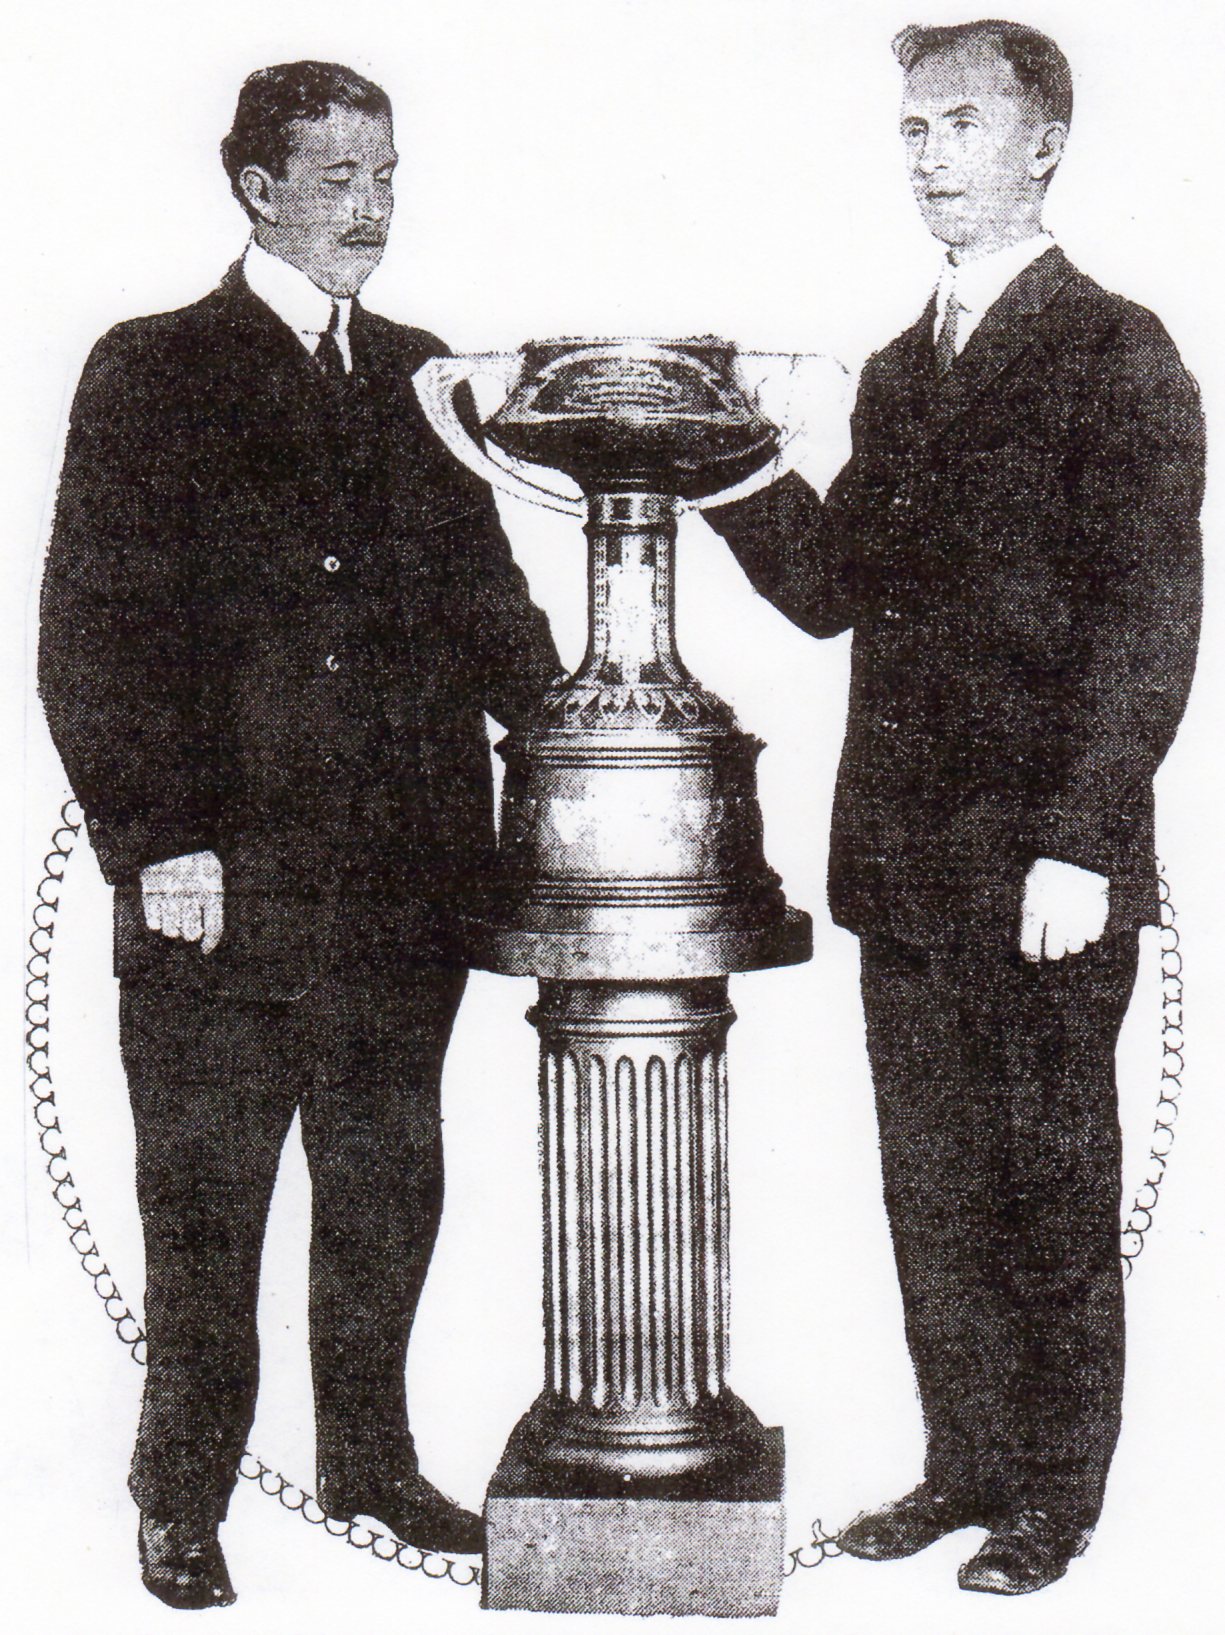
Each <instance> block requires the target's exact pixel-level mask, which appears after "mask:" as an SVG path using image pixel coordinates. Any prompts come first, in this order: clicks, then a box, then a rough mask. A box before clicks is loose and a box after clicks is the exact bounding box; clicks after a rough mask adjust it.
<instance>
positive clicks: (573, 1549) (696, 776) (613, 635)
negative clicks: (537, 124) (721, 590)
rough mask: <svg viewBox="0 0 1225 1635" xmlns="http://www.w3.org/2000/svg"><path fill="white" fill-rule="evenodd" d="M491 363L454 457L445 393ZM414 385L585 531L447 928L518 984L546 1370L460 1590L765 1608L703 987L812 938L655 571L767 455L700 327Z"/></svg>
mask: <svg viewBox="0 0 1225 1635" xmlns="http://www.w3.org/2000/svg"><path fill="white" fill-rule="evenodd" d="M491 370H492V371H493V372H495V373H499V374H500V376H501V379H502V381H503V384H504V386H505V387H506V389H507V394H508V395H507V396H506V400H505V402H503V404H502V406H501V407H500V408H499V409H498V410H497V412H496V413H495V414H493V415H492V416H491V417H490V418H489V419H488V420H487V421H486V422H485V424H484V427H483V433H484V437H485V439H486V440H487V444H488V445H489V447H487V448H481V447H480V445H479V444H478V443H477V442H476V441H474V439H473V437H472V436H471V435H470V431H469V426H470V424H471V422H470V417H467V416H462V415H461V413H460V410H459V409H458V408H457V405H456V402H455V393H456V392H457V390H458V389H460V388H461V387H465V388H466V383H467V381H468V380H469V379H470V377H471V376H472V375H473V374H474V373H476V372H477V371H485V372H488V371H491ZM416 386H417V390H418V394H419V396H420V398H421V401H422V403H423V405H424V406H425V408H426V411H427V413H428V414H429V415H430V418H431V419H432V420H433V422H434V424H435V425H436V427H437V429H438V430H439V432H440V434H441V435H443V436H444V438H445V439H446V440H447V442H448V443H449V445H450V446H451V448H452V450H453V451H454V452H455V454H456V455H457V457H458V458H460V459H462V460H463V461H464V462H465V464H467V465H468V466H470V467H471V468H472V469H473V470H475V471H477V472H478V473H479V474H480V475H482V476H484V477H486V478H488V479H489V480H490V481H491V482H494V483H496V484H497V485H498V486H501V487H506V488H509V489H511V490H512V491H515V492H518V493H520V494H521V495H523V496H524V497H527V498H529V499H533V500H534V501H536V502H537V503H544V504H550V505H553V506H555V507H556V508H558V509H562V510H565V511H569V512H571V513H572V514H575V515H583V514H585V517H586V522H585V532H586V534H587V538H588V550H589V557H588V560H589V598H588V609H589V627H588V644H587V652H586V655H585V657H584V659H583V662H582V664H581V665H580V667H579V669H578V670H577V672H576V673H575V674H574V675H573V676H571V677H569V678H568V679H566V680H565V681H562V682H560V683H558V684H557V685H555V686H554V687H553V688H552V689H550V691H549V692H548V694H547V695H546V696H545V697H544V698H543V699H542V701H541V707H540V711H539V714H538V716H537V718H536V719H535V720H534V721H532V722H531V723H530V724H529V725H528V726H527V727H526V728H524V729H520V730H518V731H517V732H515V733H514V734H512V735H511V736H510V737H509V738H508V739H507V740H506V741H505V742H504V743H503V744H502V745H500V746H499V748H500V752H501V754H502V755H503V757H504V759H505V762H506V777H505V780H504V785H503V796H502V819H501V828H500V840H499V851H498V858H497V861H496V865H495V871H494V874H493V877H492V878H491V880H490V881H489V883H488V886H487V889H486V892H485V895H484V897H483V899H482V900H481V901H480V902H479V903H477V905H476V906H475V907H474V910H473V913H472V915H471V918H470V920H469V922H468V927H467V932H468V935H467V943H468V948H467V953H468V957H469V958H470V960H471V962H472V963H473V964H474V965H477V966H480V967H482V968H484V969H488V970H493V971H500V972H504V973H508V974H512V975H519V976H523V975H531V976H535V977H537V978H539V980H540V999H539V1003H538V1004H537V1005H536V1006H535V1007H534V1008H533V1009H532V1011H531V1012H529V1017H530V1020H532V1021H533V1022H534V1023H535V1025H536V1027H537V1028H538V1030H539V1032H540V1037H541V1073H540V1088H541V1157H542V1169H543V1179H544V1217H545V1222H544V1224H545V1232H544V1255H545V1268H544V1291H545V1297H544V1306H545V1335H546V1367H545V1385H544V1389H543V1391H542V1392H541V1395H540V1396H539V1398H538V1399H537V1401H536V1402H535V1403H534V1404H533V1405H532V1407H531V1408H530V1409H529V1410H528V1412H527V1413H526V1414H525V1415H524V1417H523V1419H522V1420H521V1421H520V1423H519V1425H518V1426H517V1427H516V1429H515V1431H514V1433H513V1434H512V1436H511V1440H510V1442H509V1444H508V1446H507V1449H506V1452H505V1454H504V1456H503V1458H502V1461H501V1463H500V1465H499V1467H498V1469H497V1471H496V1472H495V1474H494V1477H493V1480H492V1482H491V1484H490V1488H489V1493H488V1497H487V1501H486V1529H487V1545H486V1570H485V1578H484V1593H485V1603H486V1605H488V1606H490V1607H495V1608H520V1609H528V1610H538V1611H559V1612H560V1611H599V1612H617V1613H650V1612H665V1613H668V1612H670V1613H707V1614H716V1615H724V1616H728V1615H746V1616H747V1615H754V1614H758V1615H760V1614H762V1613H769V1612H772V1611H773V1610H774V1609H775V1607H776V1605H777V1601H778V1594H779V1589H780V1587H781V1584H782V1577H783V1567H784V1541H783V1507H782V1480H783V1459H782V1433H781V1431H778V1430H770V1429H767V1428H766V1427H763V1426H762V1425H761V1423H760V1422H759V1421H758V1419H757V1418H756V1416H755V1415H754V1414H753V1413H752V1411H751V1410H750V1409H749V1408H748V1407H747V1406H746V1405H745V1404H744V1403H743V1402H741V1401H740V1399H739V1398H738V1397H737V1396H736V1395H735V1394H734V1393H733V1392H732V1391H731V1390H730V1389H729V1387H728V1385H727V1383H726V1373H727V1363H728V1339H729V1323H728V1316H729V1288H728V1261H727V1255H728V1180H727V1176H728V1171H727V1072H726V1037H727V1030H728V1027H729V1026H730V1024H731V1022H732V1021H733V1019H734V1013H733V1011H732V1009H731V1007H730V1005H729V1004H728V996H727V979H728V977H729V975H730V974H732V973H733V972H737V971H748V970H757V969H763V968H766V967H770V966H776V965H785V964H792V963H796V962H798V961H800V960H803V959H806V958H807V957H808V956H809V954H810V952H811V938H812V929H811V922H810V920H809V918H808V916H807V915H806V914H803V913H801V912H799V911H798V910H795V909H792V908H789V907H788V906H787V904H786V902H785V900H784V897H783V894H782V890H781V886H780V883H779V880H778V877H777V876H776V875H775V874H774V873H773V872H772V870H771V869H770V868H769V866H768V865H767V863H766V860H765V856H764V851H763V847H762V824H761V813H760V808H759V805H758V801H757V788H756V760H757V756H758V754H759V753H760V750H761V748H762V747H763V746H762V745H761V743H760V742H759V741H758V740H757V739H754V738H752V737H750V736H749V735H748V734H746V733H744V732H742V731H741V730H740V728H739V727H738V726H737V724H736V721H735V718H734V716H733V714H732V711H731V710H730V709H729V708H728V706H727V705H726V704H724V703H723V702H722V701H721V700H720V699H718V698H716V697H715V696H714V695H713V694H711V693H710V692H708V691H707V690H706V689H705V688H704V687H702V686H701V685H700V683H698V682H697V681H696V680H695V679H694V678H693V676H691V675H690V674H689V672H688V671H687V670H686V669H685V667H684V665H683V663H682V662H681V660H680V657H679V655H678V654H677V651H676V639H675V584H674V561H675V548H676V523H677V514H678V511H679V510H680V509H681V508H682V507H683V506H684V505H686V504H691V503H693V502H695V501H698V500H703V501H707V500H709V499H710V498H711V497H712V496H713V495H715V494H716V492H718V493H720V494H721V495H722V494H723V493H724V492H726V493H727V494H729V495H731V494H737V495H738V494H742V493H747V492H749V491H751V489H752V488H754V487H756V486H760V485H761V484H762V483H763V482H766V481H771V480H773V479H774V477H776V476H777V475H778V474H779V473H780V471H781V470H782V469H784V467H785V463H786V452H785V451H782V450H780V439H779V436H778V433H777V431H776V430H775V428H774V427H773V426H771V425H770V423H769V422H768V421H767V420H765V419H764V418H763V417H762V416H761V415H760V414H759V413H758V412H757V410H756V408H755V407H754V405H753V404H752V402H751V401H750V400H749V397H748V395H747V393H746V391H745V390H744V388H743V386H742V384H741V381H740V378H739V376H738V372H737V369H736V361H735V350H734V348H733V347H732V346H731V345H730V344H729V343H727V342H724V341H719V340H716V339H714V338H710V337H707V338H703V339H700V340H688V341H675V342H662V341H651V340H618V341H589V340H577V339H576V340H558V341H547V342H533V343H530V344H528V345H527V346H525V347H524V348H523V349H522V352H521V353H520V354H517V355H511V356H507V355H499V356H498V357H496V358H490V357H488V356H486V357H470V358H444V359H434V360H432V361H431V362H430V363H428V364H426V365H425V367H424V368H423V369H422V370H421V371H420V373H419V374H418V376H417V377H416ZM466 421H467V422H468V423H466ZM520 462H526V463H527V464H528V465H529V466H534V467H540V466H545V467H548V468H550V469H552V470H554V471H560V472H563V473H564V474H565V475H566V476H568V477H570V478H572V479H574V480H575V481H577V482H578V484H579V485H580V487H581V489H582V491H583V495H584V501H577V500H574V499H570V498H568V497H567V496H564V495H561V494H558V493H556V492H555V491H553V490H551V489H548V488H546V487H545V486H544V484H543V482H542V480H541V478H540V476H539V474H538V473H537V472H531V471H524V470H523V469H522V466H521V464H520Z"/></svg>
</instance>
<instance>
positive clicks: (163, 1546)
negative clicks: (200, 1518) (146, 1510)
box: [138, 1513, 236, 1612]
mask: <svg viewBox="0 0 1225 1635" xmlns="http://www.w3.org/2000/svg"><path fill="white" fill-rule="evenodd" d="M138 1542H139V1546H140V1576H141V1580H142V1581H143V1583H144V1586H145V1588H146V1589H147V1590H148V1591H149V1593H150V1595H156V1596H157V1598H158V1600H159V1601H164V1602H165V1603H166V1605H167V1606H168V1607H181V1608H183V1609H184V1610H186V1611H192V1612H199V1611H200V1610H201V1609H202V1608H204V1607H228V1606H230V1605H231V1604H232V1603H233V1602H234V1600H235V1599H236V1597H235V1595H234V1586H233V1585H232V1584H231V1583H230V1575H229V1573H228V1572H227V1571H226V1565H225V1557H224V1556H223V1555H222V1553H221V1545H220V1544H219V1543H218V1542H217V1528H216V1526H215V1525H210V1524H208V1523H207V1522H205V1523H201V1522H186V1521H158V1520H156V1518H155V1517H153V1516H146V1515H144V1514H143V1513H142V1514H141V1518H140V1533H139V1536H138Z"/></svg>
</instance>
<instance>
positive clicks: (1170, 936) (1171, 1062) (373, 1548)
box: [25, 800, 1184, 1589]
mask: <svg viewBox="0 0 1225 1635" xmlns="http://www.w3.org/2000/svg"><path fill="white" fill-rule="evenodd" d="M81 821H82V820H81V812H80V807H79V806H78V805H77V803H76V802H75V801H74V800H69V801H67V802H65V804H64V807H63V810H62V811H61V813H60V825H59V827H58V828H57V829H56V831H55V833H54V835H53V836H52V839H51V849H50V851H49V852H48V853H47V855H46V857H45V858H44V859H43V877H42V879H41V880H40V881H39V883H38V890H37V892H36V898H35V904H34V915H33V920H34V924H33V930H32V931H31V933H30V937H29V948H30V958H29V959H28V960H27V962H26V984H25V994H26V1009H25V1016H26V1034H25V1043H26V1065H27V1069H28V1071H29V1075H30V1093H31V1095H32V1096H33V1099H34V1121H35V1124H36V1125H37V1127H38V1143H39V1146H40V1147H41V1148H42V1151H43V1153H44V1155H45V1157H46V1159H47V1164H46V1170H47V1175H48V1177H49V1178H50V1181H51V1194H52V1197H53V1198H54V1200H55V1203H56V1206H57V1207H58V1209H59V1211H60V1214H61V1217H62V1219H63V1222H64V1225H65V1227H66V1228H67V1231H68V1241H69V1243H70V1244H71V1245H72V1247H73V1249H74V1250H75V1251H76V1254H77V1257H78V1259H79V1260H80V1263H81V1267H82V1269H83V1270H84V1272H85V1275H86V1276H87V1277H88V1278H89V1279H90V1281H91V1282H92V1284H93V1286H94V1292H95V1294H96V1295H97V1296H98V1298H99V1300H101V1302H102V1305H103V1308H104V1310H105V1311H106V1314H107V1316H108V1317H109V1318H110V1321H111V1326H112V1327H113V1329H114V1331H115V1334H116V1336H117V1337H118V1339H119V1341H120V1343H121V1344H122V1345H124V1346H125V1347H126V1348H127V1350H128V1351H129V1352H130V1353H131V1355H132V1358H133V1360H134V1361H135V1362H137V1363H139V1364H141V1365H142V1366H143V1365H144V1362H145V1336H144V1331H143V1329H142V1328H141V1326H140V1323H139V1322H138V1321H137V1319H136V1317H135V1316H133V1314H132V1311H131V1309H130V1308H129V1307H128V1305H127V1304H126V1302H125V1301H124V1299H123V1296H122V1295H121V1294H120V1292H119V1288H118V1285H117V1284H116V1282H115V1279H114V1276H113V1274H112V1272H111V1269H110V1267H109V1266H108V1265H107V1263H106V1261H105V1260H104V1259H103V1257H102V1253H101V1250H100V1249H99V1248H98V1245H97V1243H96V1242H95V1241H94V1238H93V1235H92V1233H91V1231H90V1227H89V1221H88V1219H87V1218H86V1215H85V1212H84V1206H83V1204H82V1202H81V1197H80V1194H79V1193H78V1192H77V1190H76V1184H75V1182H74V1181H73V1178H72V1171H71V1170H70V1169H69V1167H68V1153H67V1149H66V1146H65V1143H64V1135H63V1130H62V1128H61V1126H60V1118H59V1109H58V1106H57V1103H56V1099H55V1089H54V1087H53V1085H52V1082H51V1067H50V1060H49V1056H48V1019H49V1014H50V1002H51V952H52V944H53V939H54V936H55V919H56V914H57V912H58V910H59V906H60V896H59V893H60V888H61V887H62V885H63V881H64V872H65V868H66V866H67V863H68V859H69V857H70V856H71V855H72V851H73V848H74V846H75V845H76V841H77V837H78V835H79V834H80V832H81ZM1158 892H1159V896H1160V903H1161V907H1160V917H1161V926H1160V934H1161V1043H1162V1068H1161V1085H1160V1095H1159V1098H1158V1102H1157V1114H1156V1122H1155V1123H1154V1126H1153V1136H1152V1141H1151V1143H1150V1149H1149V1155H1148V1169H1147V1171H1146V1173H1145V1178H1144V1181H1143V1183H1142V1185H1141V1186H1140V1189H1139V1190H1138V1192H1137V1193H1136V1196H1135V1199H1134V1201H1133V1203H1132V1207H1131V1213H1130V1214H1129V1216H1128V1218H1127V1224H1126V1225H1125V1227H1124V1228H1123V1231H1122V1235H1121V1247H1120V1254H1121V1256H1122V1260H1123V1272H1124V1275H1125V1276H1130V1275H1131V1270H1132V1267H1133V1266H1134V1265H1135V1263H1136V1260H1137V1259H1138V1258H1139V1256H1140V1253H1141V1251H1142V1250H1143V1248H1144V1245H1145V1242H1146V1234H1147V1233H1148V1231H1149V1229H1150V1227H1151V1226H1152V1224H1153V1213H1154V1211H1155V1209H1156V1207H1157V1202H1158V1199H1159V1196H1160V1191H1161V1184H1162V1182H1163V1181H1164V1180H1165V1176H1166V1171H1167V1166H1168V1163H1169V1157H1170V1150H1171V1148H1172V1147H1173V1145H1174V1126H1175V1121H1176V1120H1177V1118H1178V1106H1179V1098H1180V1096H1181V1094H1182V1088H1183V1086H1182V1075H1183V1071H1184V1062H1183V1037H1184V1035H1183V981H1182V953H1181V950H1180V945H1179V934H1178V928H1177V924H1176V915H1175V911H1174V906H1173V903H1172V902H1171V899H1170V888H1169V884H1168V882H1167V880H1166V877H1165V869H1164V866H1163V865H1161V864H1160V863H1159V864H1158ZM238 1473H239V1475H240V1476H242V1477H243V1478H244V1479H245V1480H247V1481H250V1482H254V1483H255V1484H256V1485H257V1486H258V1487H259V1490H260V1492H261V1493H265V1494H267V1495H268V1496H269V1497H270V1498H274V1499H276V1500H277V1502H278V1503H279V1504H280V1505H281V1506H282V1508H283V1509H285V1510H289V1511H293V1512H295V1513H296V1514H297V1515H299V1516H301V1517H302V1519H303V1521H305V1522H307V1523H308V1524H309V1525H310V1526H312V1527H321V1528H322V1529H323V1531H324V1532H325V1533H327V1534H328V1536H329V1537H331V1538H339V1539H343V1540H344V1541H345V1543H346V1544H348V1545H349V1546H350V1547H351V1548H352V1549H354V1550H365V1551H368V1552H369V1554H370V1555H371V1557H372V1558H373V1559H374V1560H376V1561H386V1562H390V1563H391V1564H392V1565H394V1566H397V1567H402V1568H404V1569H405V1570H406V1571H407V1572H419V1573H422V1574H423V1575H424V1576H425V1577H426V1578H446V1579H449V1580H450V1581H451V1582H452V1583H453V1584H457V1585H459V1586H460V1587H461V1588H465V1589H466V1588H468V1587H470V1586H472V1585H479V1584H480V1582H481V1569H480V1568H479V1567H474V1566H472V1565H471V1564H468V1563H465V1564H464V1565H463V1566H461V1565H460V1564H459V1563H457V1562H454V1561H452V1560H451V1558H450V1557H449V1556H444V1555H440V1554H438V1553H437V1552H436V1551H432V1550H419V1549H418V1548H417V1547H416V1545H413V1544H406V1543H404V1542H403V1541H402V1540H400V1539H396V1538H393V1537H391V1536H390V1535H389V1534H385V1533H379V1532H375V1531H374V1530H373V1529H372V1528H368V1527H363V1526H361V1525H360V1524H359V1523H357V1522H352V1521H350V1522H344V1521H338V1520H337V1519H335V1518H334V1517H331V1516H328V1515H327V1514H325V1512H324V1511H323V1510H322V1509H321V1508H320V1507H319V1504H318V1503H317V1502H316V1500H315V1498H314V1495H313V1494H310V1493H308V1492H307V1491H306V1490H305V1488H300V1487H297V1486H295V1485H294V1484H293V1483H292V1482H290V1481H289V1480H288V1479H287V1478H286V1477H284V1476H282V1475H281V1474H280V1473H279V1472H278V1471H275V1470H273V1469H272V1467H271V1466H270V1465H266V1464H265V1463H264V1461H263V1460H262V1459H259V1458H257V1457H256V1455H255V1454H253V1453H251V1452H249V1451H248V1452H246V1453H244V1454H243V1456H242V1459H241V1460H240V1462H239V1466H238ZM811 1532H812V1536H811V1538H810V1540H809V1542H808V1543H807V1544H801V1545H799V1546H798V1547H797V1548H796V1549H794V1550H789V1551H788V1552H787V1565H786V1567H785V1568H784V1570H783V1576H784V1578H790V1577H791V1576H792V1575H793V1574H794V1573H795V1572H796V1571H797V1569H800V1568H803V1569H805V1570H807V1569H809V1568H812V1567H820V1566H823V1565H824V1563H825V1562H827V1561H836V1560H837V1559H838V1557H839V1556H840V1555H841V1554H842V1551H841V1550H839V1548H838V1535H837V1534H836V1533H827V1532H826V1531H825V1530H824V1528H823V1526H822V1524H821V1522H820V1521H815V1522H814V1523H813V1524H812V1529H811ZM464 1574H467V1576H466V1577H465V1576H464Z"/></svg>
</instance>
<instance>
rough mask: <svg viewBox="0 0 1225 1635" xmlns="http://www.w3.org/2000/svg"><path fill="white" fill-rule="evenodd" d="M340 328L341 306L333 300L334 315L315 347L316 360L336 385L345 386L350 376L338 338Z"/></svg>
mask: <svg viewBox="0 0 1225 1635" xmlns="http://www.w3.org/2000/svg"><path fill="white" fill-rule="evenodd" d="M339 328H340V308H339V307H338V306H337V304H336V302H335V301H333V302H332V316H331V317H330V318H329V319H328V326H327V328H326V329H325V330H324V332H323V334H322V335H320V337H319V345H318V346H317V347H316V348H315V362H316V363H317V364H318V365H319V368H320V369H321V370H322V371H323V373H324V374H325V375H326V376H327V378H328V379H329V380H330V381H331V382H332V384H333V385H334V386H343V385H344V383H345V380H346V379H347V378H348V376H347V371H346V370H345V360H344V357H343V356H342V354H341V350H340V342H339V341H338V340H337V338H336V332H337V330H338V329H339Z"/></svg>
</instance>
